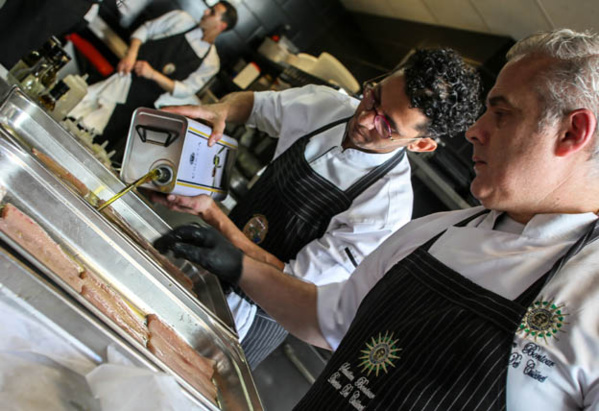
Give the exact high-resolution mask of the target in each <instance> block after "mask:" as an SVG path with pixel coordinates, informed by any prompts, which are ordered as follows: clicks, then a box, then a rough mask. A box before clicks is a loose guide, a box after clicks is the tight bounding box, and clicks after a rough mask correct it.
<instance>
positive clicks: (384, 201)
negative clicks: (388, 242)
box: [229, 85, 413, 338]
mask: <svg viewBox="0 0 599 411" xmlns="http://www.w3.org/2000/svg"><path fill="white" fill-rule="evenodd" d="M358 104H359V101H358V100H356V99H354V98H351V97H348V96H347V95H344V94H342V93H339V92H337V91H336V90H334V89H332V88H330V87H325V86H315V85H309V86H305V87H301V88H292V89H287V90H284V91H282V92H270V91H269V92H261V93H255V95H254V106H253V109H252V113H251V115H250V118H249V120H248V122H247V123H246V124H248V125H249V126H253V127H257V128H258V129H260V130H262V131H264V132H266V133H268V134H269V135H271V136H273V137H277V136H279V141H278V143H277V147H276V150H275V155H274V157H275V158H277V157H278V156H279V155H281V153H283V152H284V151H285V150H286V149H287V148H289V147H290V146H291V145H292V144H293V143H295V142H296V141H297V140H298V139H299V138H301V137H303V136H304V135H306V134H309V133H310V132H312V131H314V130H316V129H318V128H320V127H322V126H324V125H326V124H329V123H331V122H334V121H335V120H339V119H343V118H347V117H350V116H352V115H353V114H354V112H355V110H356V107H357V106H358ZM344 133H345V124H341V125H339V126H337V127H334V128H332V129H329V130H327V131H325V132H323V133H321V134H318V135H316V136H314V137H313V138H312V139H311V140H310V142H309V143H308V145H307V146H306V149H305V152H304V155H305V157H306V160H308V162H309V163H310V166H311V167H312V169H314V170H315V171H316V172H317V173H318V174H320V175H321V176H322V177H324V178H326V179H327V180H329V181H330V182H332V183H333V184H335V185H336V186H337V187H339V188H340V189H342V190H345V189H347V188H349V187H350V186H351V185H352V184H353V183H354V182H355V181H357V180H358V179H359V178H361V177H363V176H364V175H365V174H366V173H368V172H369V171H370V170H372V169H373V168H374V167H376V166H379V165H381V164H382V163H384V162H385V161H386V160H388V159H390V158H391V157H392V156H394V155H395V154H397V151H394V152H391V153H385V154H373V153H366V152H363V151H359V150H355V149H347V150H345V151H343V150H342V148H341V142H342V140H343V136H344ZM412 203H413V192H412V184H411V180H410V164H409V161H408V158H407V156H406V157H405V158H404V159H403V160H402V161H401V162H400V163H399V164H398V165H397V166H396V167H395V168H394V169H392V170H391V171H389V173H387V175H385V176H384V177H382V178H381V179H380V180H378V181H377V182H375V183H374V184H372V185H371V186H370V187H369V188H367V189H366V190H365V191H364V192H363V193H362V194H360V195H359V196H358V197H357V198H356V199H355V200H354V201H353V202H352V205H351V206H350V207H349V209H347V210H346V211H343V212H342V213H339V214H337V215H336V216H334V217H333V218H332V219H331V222H330V223H329V225H328V227H327V230H326V232H325V234H324V235H323V236H322V237H320V238H318V239H316V240H313V241H312V242H310V243H308V244H307V245H306V246H304V247H303V248H302V249H301V250H300V251H299V252H298V254H297V256H296V257H295V259H294V260H291V261H290V262H289V263H287V264H285V269H284V271H285V272H286V273H288V274H291V275H294V276H296V277H300V278H303V279H305V280H307V281H310V282H313V283H316V284H327V283H331V282H335V281H343V280H345V279H346V278H347V277H349V275H350V274H351V273H352V272H353V270H354V269H355V265H354V262H355V263H356V264H359V263H360V262H361V261H362V259H363V258H364V257H365V256H366V255H368V254H369V253H370V252H372V251H373V250H374V249H375V248H376V247H377V246H378V245H379V244H380V243H381V242H383V241H384V240H385V239H386V238H387V237H388V236H389V235H391V233H393V232H394V231H396V230H397V229H399V227H401V226H403V225H404V224H405V223H407V222H408V221H409V220H410V218H411V216H412ZM346 249H347V250H349V253H350V254H351V256H352V258H353V260H354V261H353V262H352V258H350V257H349V256H348V251H346ZM229 305H230V307H231V309H232V311H233V314H234V317H235V320H236V325H237V330H238V332H239V334H240V338H243V337H244V336H245V333H246V331H247V329H248V328H249V326H250V325H251V321H252V320H253V318H254V317H253V316H254V313H255V310H256V307H255V306H253V305H250V304H249V303H247V302H246V301H245V300H243V301H242V300H240V298H239V297H237V296H235V295H230V297H229Z"/></svg>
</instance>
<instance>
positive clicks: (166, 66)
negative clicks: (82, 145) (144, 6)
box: [84, 1, 237, 161]
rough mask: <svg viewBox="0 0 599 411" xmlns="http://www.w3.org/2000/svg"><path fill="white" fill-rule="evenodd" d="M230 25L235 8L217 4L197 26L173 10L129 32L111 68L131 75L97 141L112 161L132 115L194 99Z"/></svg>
mask: <svg viewBox="0 0 599 411" xmlns="http://www.w3.org/2000/svg"><path fill="white" fill-rule="evenodd" d="M236 23H237V11H236V9H235V7H233V6H232V5H231V4H230V3H229V2H227V1H221V2H219V3H216V4H215V5H214V6H212V7H210V8H208V9H206V10H205V11H204V15H203V16H202V18H201V19H200V21H199V22H198V21H196V20H195V19H194V18H193V17H192V16H191V15H189V14H188V13H186V12H184V11H182V10H174V11H171V12H169V13H166V14H165V15H163V16H160V17H158V18H157V19H154V20H150V21H148V22H146V23H144V24H143V25H141V26H140V27H139V28H138V29H137V30H135V32H133V34H132V35H131V43H130V45H129V48H128V50H127V54H126V55H125V57H123V59H122V60H121V61H120V62H119V64H118V67H117V70H118V72H119V73H120V74H129V73H131V72H133V73H135V76H134V77H133V79H132V82H131V87H130V88H129V91H128V94H127V101H126V102H125V103H124V104H117V105H116V107H115V109H114V111H113V112H112V114H111V116H110V119H109V120H108V123H107V125H106V127H105V128H104V129H103V132H102V136H101V137H100V140H107V141H108V147H107V150H108V151H110V150H116V151H117V153H116V156H115V159H116V160H117V161H118V160H119V157H121V156H122V154H123V150H124V144H125V143H126V140H127V131H128V129H129V123H130V122H131V116H132V115H133V111H134V110H135V109H136V108H138V107H142V106H144V107H151V106H154V105H155V106H156V107H160V106H162V105H166V104H174V103H173V99H185V98H189V97H192V96H194V95H195V93H197V92H198V91H199V90H200V89H201V88H202V86H203V85H204V84H206V83H207V82H208V80H210V79H211V78H212V77H213V76H214V75H215V74H216V73H218V70H219V69H220V60H219V58H218V53H217V51H216V48H215V47H214V41H215V40H216V38H217V37H218V35H219V34H220V33H222V32H224V31H227V30H231V29H233V27H235V24H236ZM84 122H85V119H84Z"/></svg>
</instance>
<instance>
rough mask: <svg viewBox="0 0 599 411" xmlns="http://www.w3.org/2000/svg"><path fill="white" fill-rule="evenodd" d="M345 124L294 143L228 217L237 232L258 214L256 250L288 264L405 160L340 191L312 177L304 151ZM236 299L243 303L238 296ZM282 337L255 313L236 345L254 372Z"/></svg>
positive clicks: (387, 164) (394, 160) (399, 158)
mask: <svg viewBox="0 0 599 411" xmlns="http://www.w3.org/2000/svg"><path fill="white" fill-rule="evenodd" d="M348 120H349V118H345V119H341V120H338V121H335V122H333V123H330V124H327V125H325V126H324V127H321V128H319V129H317V130H315V131H313V132H312V133H310V134H307V135H306V136H304V137H302V138H300V139H299V140H297V141H296V142H295V143H294V144H293V145H292V146H291V147H289V148H288V149H287V150H285V152H283V153H282V154H281V155H280V156H279V157H277V159H276V160H275V161H273V162H272V163H271V164H270V165H269V166H268V167H267V169H266V170H265V172H264V174H263V175H262V176H261V177H260V179H259V180H258V181H257V182H256V184H255V185H254V186H253V187H252V189H251V190H250V191H249V193H248V194H247V195H246V196H245V197H244V198H243V200H242V202H241V203H240V204H238V205H237V206H236V207H235V208H234V209H233V210H232V211H231V213H230V214H229V217H230V218H231V220H233V222H234V223H235V224H236V225H237V227H239V228H240V229H243V227H244V226H245V224H246V223H247V221H248V220H249V219H251V218H252V217H253V216H254V215H256V214H261V215H263V216H265V217H266V219H267V220H268V232H267V234H266V237H265V239H264V241H263V242H262V243H260V247H262V248H264V249H265V250H266V251H268V252H270V253H272V254H274V255H275V256H276V257H277V258H279V259H280V260H282V261H285V262H287V261H289V260H290V259H292V258H293V257H295V255H296V254H297V252H298V251H299V250H300V249H301V248H302V247H304V246H305V245H306V244H308V243H309V242H310V241H312V240H314V239H317V238H320V237H321V236H322V235H323V234H324V233H325V231H326V229H327V227H328V225H329V223H330V221H331V219H332V218H333V217H334V216H335V215H337V214H339V213H341V212H343V211H345V210H347V209H348V208H349V206H350V205H351V203H352V202H353V200H354V199H355V198H356V197H357V196H358V195H360V194H361V193H362V192H363V191H364V190H366V189H367V188H368V187H370V186H371V185H372V184H373V183H374V182H376V181H377V180H379V179H380V178H382V177H383V176H384V175H385V174H387V173H388V172H389V171H390V170H392V169H393V168H394V167H395V166H396V165H397V164H399V163H400V162H401V161H402V160H403V158H404V157H405V149H404V150H400V151H399V152H398V153H397V154H395V155H394V156H393V157H391V158H390V159H389V160H387V161H385V162H384V163H383V164H381V165H380V166H377V167H375V168H374V169H373V170H371V171H370V172H369V173H368V174H366V175H365V176H364V177H362V178H360V179H359V180H358V181H357V182H355V183H354V184H353V185H352V186H351V187H349V188H348V189H347V190H345V191H343V190H341V189H339V188H338V187H336V186H335V185H334V184H332V183H331V182H330V181H328V180H326V179H325V178H323V177H322V176H320V175H319V174H318V173H316V172H315V171H314V170H313V169H312V167H310V164H309V163H308V161H306V158H305V155H304V151H305V148H306V145H307V144H308V142H309V141H310V139H311V138H312V137H313V136H315V135H317V134H320V133H322V132H324V131H326V130H329V129H331V128H333V127H336V126H339V125H341V124H345V123H347V121H348ZM236 291H237V292H238V294H240V295H242V296H244V298H246V299H247V300H248V301H250V302H251V300H249V299H248V298H247V297H246V296H245V295H244V293H243V292H241V291H240V290H239V289H236ZM287 334H288V332H287V331H286V330H285V329H284V328H283V327H281V326H280V325H279V324H278V323H277V322H276V321H274V320H273V319H272V318H271V317H270V316H269V315H268V314H266V313H265V312H264V311H263V310H262V309H261V308H260V307H258V311H257V313H256V316H255V317H254V320H253V322H252V326H251V328H250V329H249V331H248V333H247V335H246V336H245V338H244V339H243V341H242V343H241V345H242V347H243V349H244V352H245V355H246V359H247V361H248V363H249V364H250V367H251V368H252V369H254V368H255V367H256V366H257V365H258V364H260V363H261V362H262V361H263V360H264V359H265V358H266V357H267V356H268V355H269V354H270V353H271V352H272V351H274V350H275V349H276V348H277V347H278V346H279V345H280V344H281V343H282V342H283V340H284V339H285V337H287Z"/></svg>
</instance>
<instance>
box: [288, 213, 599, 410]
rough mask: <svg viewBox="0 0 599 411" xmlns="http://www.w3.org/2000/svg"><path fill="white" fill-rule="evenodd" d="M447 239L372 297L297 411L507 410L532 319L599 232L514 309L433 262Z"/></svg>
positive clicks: (401, 265)
mask: <svg viewBox="0 0 599 411" xmlns="http://www.w3.org/2000/svg"><path fill="white" fill-rule="evenodd" d="M479 215H480V214H477V215H475V216H473V217H470V218H469V219H467V220H466V221H463V222H462V223H460V224H458V226H460V225H465V224H467V223H468V222H469V221H471V220H472V219H473V218H476V217H478V216H479ZM441 235H442V233H441V234H439V235H437V236H435V237H434V238H433V239H431V240H429V241H428V242H427V243H426V244H424V245H422V246H421V247H419V248H418V249H416V250H415V251H414V252H413V253H412V254H410V255H409V256H407V257H406V258H404V259H403V260H401V261H399V262H398V263H397V264H396V265H395V266H394V267H393V268H392V269H391V270H389V271H388V272H387V273H386V274H385V276H384V277H383V278H382V279H381V280H380V281H379V282H378V283H377V285H376V286H375V287H374V288H373V289H372V290H371V291H370V293H368V295H367V296H366V297H365V298H364V300H363V301H362V303H361V304H360V307H359V309H358V312H357V314H356V317H355V319H354V321H353V322H352V325H351V327H350V329H349V330H348V332H347V334H346V335H345V337H344V338H343V340H342V341H341V344H340V345H339V349H338V350H337V351H336V352H335V354H334V355H333V357H332V358H331V359H330V360H329V362H328V364H327V366H326V368H325V370H324V371H323V373H322V374H321V375H320V377H319V378H318V380H317V381H316V383H315V384H314V385H313V386H312V388H311V389H310V390H309V391H308V393H307V394H306V395H305V396H304V398H303V399H302V400H301V401H300V403H299V404H298V405H297V407H296V408H295V409H296V410H311V411H312V410H327V411H329V410H345V409H347V410H354V409H368V410H418V411H420V410H438V411H441V410H442V411H448V410H503V409H505V407H506V403H505V386H506V379H507V368H508V357H509V354H510V352H511V346H512V342H513V339H514V333H515V332H516V330H517V328H518V326H519V324H520V322H521V319H522V316H523V315H524V314H525V312H526V310H527V307H528V306H529V305H530V304H531V303H532V302H533V301H534V298H535V296H536V295H537V294H538V293H539V291H540V290H541V288H542V287H543V286H544V285H545V284H546V283H547V282H548V281H549V280H550V279H551V278H552V277H553V276H554V275H555V274H556V273H557V272H558V271H559V270H560V268H561V267H562V266H563V265H564V264H565V263H566V262H567V261H568V260H569V259H570V258H572V257H573V256H574V255H576V254H577V253H578V252H579V251H580V249H582V248H583V247H584V246H585V245H587V244H589V243H590V242H592V241H594V240H595V239H596V238H597V236H598V235H599V224H598V223H597V222H595V223H594V224H593V225H592V226H591V227H590V228H589V230H588V231H587V232H586V234H585V235H584V236H583V237H582V238H580V239H579V240H578V241H577V242H576V244H574V245H573V246H572V247H571V248H570V249H569V250H568V252H567V253H566V254H565V255H564V256H563V257H561V258H560V259H559V260H558V261H557V262H556V263H555V264H554V266H553V267H552V269H551V270H549V272H547V273H546V274H544V275H543V276H542V277H541V278H540V279H539V280H537V281H536V282H535V283H534V284H533V285H531V286H530V287H529V288H528V289H527V290H526V291H524V292H523V293H522V294H521V295H520V296H519V297H518V298H517V299H516V300H514V301H510V300H507V299H505V298H503V297H501V296H499V295H497V294H495V293H493V292H491V291H489V290H487V289H484V288H482V287H480V286H478V285H476V284H475V283H473V282H471V281H470V280H468V279H466V278H465V277H463V276H461V275H460V274H458V273H457V272H455V271H453V270H452V269H450V268H448V267H447V266H445V265H444V264H442V263H441V262H440V261H439V260H437V259H436V258H434V257H432V256H431V255H430V254H429V253H428V249H429V248H430V246H431V245H432V244H433V243H434V242H435V241H436V240H437V239H438V238H439V237H440V236H441Z"/></svg>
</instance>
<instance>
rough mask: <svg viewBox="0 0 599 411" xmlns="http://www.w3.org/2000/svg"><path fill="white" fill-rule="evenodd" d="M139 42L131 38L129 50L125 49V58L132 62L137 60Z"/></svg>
mask: <svg viewBox="0 0 599 411" xmlns="http://www.w3.org/2000/svg"><path fill="white" fill-rule="evenodd" d="M141 44H142V42H141V40H140V39H138V38H135V37H133V38H132V39H131V44H129V48H128V49H127V55H126V56H127V57H130V58H132V59H133V60H134V61H135V60H137V55H138V54H139V48H140V47H141Z"/></svg>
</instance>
